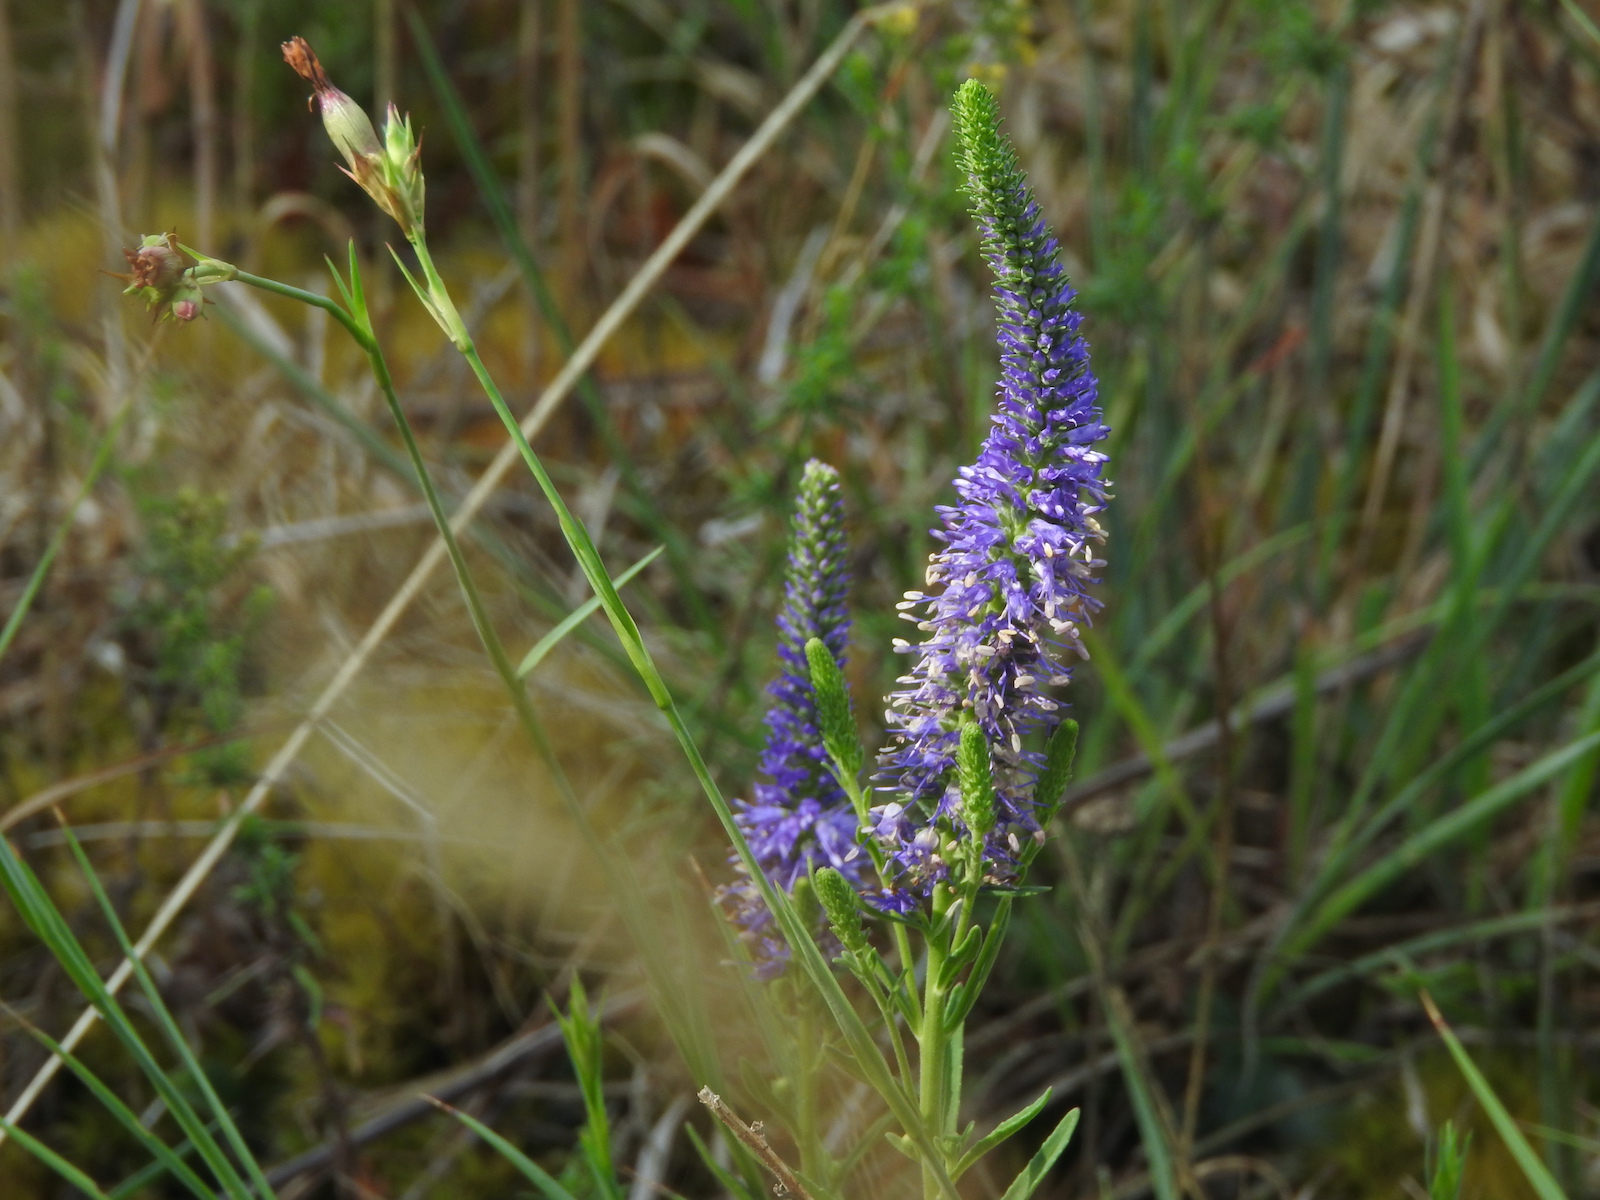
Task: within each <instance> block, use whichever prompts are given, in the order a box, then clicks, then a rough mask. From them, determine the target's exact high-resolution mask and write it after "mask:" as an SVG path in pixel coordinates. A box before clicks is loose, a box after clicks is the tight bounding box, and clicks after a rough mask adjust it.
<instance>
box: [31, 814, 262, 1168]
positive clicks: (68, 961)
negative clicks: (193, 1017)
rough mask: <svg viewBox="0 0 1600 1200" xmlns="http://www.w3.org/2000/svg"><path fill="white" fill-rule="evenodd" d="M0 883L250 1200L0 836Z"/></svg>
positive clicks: (210, 1161)
mask: <svg viewBox="0 0 1600 1200" xmlns="http://www.w3.org/2000/svg"><path fill="white" fill-rule="evenodd" d="M0 886H4V888H5V890H6V893H7V894H8V895H9V896H10V897H11V901H12V903H13V904H15V905H16V907H17V911H18V912H19V913H21V915H22V919H23V920H24V921H25V922H27V925H28V927H29V928H30V929H31V930H33V932H34V934H35V936H37V937H38V938H39V940H40V941H42V942H44V944H45V945H46V947H48V948H49V950H50V952H51V954H52V955H54V956H55V959H56V961H57V962H58V963H60V964H61V967H62V969H63V970H64V971H65V972H66V973H67V977H68V978H69V979H71V980H72V982H73V984H74V985H75V986H76V987H77V989H78V990H79V991H80V992H81V993H83V995H84V997H85V998H86V999H87V1000H88V1001H89V1003H90V1004H91V1005H92V1006H93V1007H94V1009H95V1011H96V1012H98V1013H99V1014H100V1016H101V1019H102V1020H104V1021H105V1022H106V1024H107V1025H108V1026H109V1027H110V1028H111V1031H112V1033H113V1034H115V1035H116V1038H117V1040H118V1041H119V1042H121V1043H122V1046H123V1048H124V1049H125V1050H127V1052H128V1053H129V1054H130V1055H132V1057H133V1060H134V1062H135V1063H136V1064H137V1065H138V1067H139V1069H140V1070H141V1071H142V1072H143V1073H144V1075H145V1077H146V1078H147V1079H148V1080H149V1081H150V1085H151V1086H152V1087H153V1088H154V1089H155V1090H156V1093H157V1094H158V1095H159V1096H160V1097H161V1099H162V1100H163V1101H164V1102H165V1103H166V1105H167V1109H168V1111H169V1112H171V1113H172V1117H173V1119H174V1120H175V1121H177V1122H178V1125H179V1127H180V1128H181V1129H182V1130H183V1132H184V1133H185V1134H186V1135H187V1136H188V1137H189V1138H190V1139H191V1140H192V1141H193V1142H194V1143H195V1147H196V1149H197V1150H198V1151H199V1153H200V1156H201V1157H202V1158H203V1159H204V1160H205V1163H206V1166H207V1167H208V1168H210V1170H211V1172H212V1174H213V1175H215V1176H216V1178H217V1180H218V1182H219V1183H221V1185H222V1187H223V1190H224V1191H226V1192H227V1193H228V1195H229V1196H230V1197H232V1198H233V1200H250V1193H249V1189H248V1188H247V1187H246V1186H245V1182H244V1180H243V1178H242V1177H241V1176H240V1175H239V1172H238V1171H237V1170H236V1169H235V1168H234V1166H233V1164H232V1163H231V1162H229V1160H228V1157H227V1155H225V1154H223V1153H222V1152H221V1148H220V1147H219V1146H217V1144H216V1141H215V1139H214V1138H212V1137H211V1136H210V1134H209V1133H208V1132H207V1130H206V1127H205V1125H204V1123H203V1122H201V1120H200V1118H199V1116H198V1114H196V1113H195V1111H194V1109H193V1107H191V1106H190V1104H189V1101H188V1099H187V1097H185V1096H184V1094H183V1092H182V1090H181V1089H180V1088H179V1087H178V1086H177V1085H176V1084H175V1083H173V1081H172V1079H171V1077H170V1076H169V1075H168V1074H167V1072H166V1070H165V1069H164V1068H163V1067H162V1066H161V1064H160V1063H159V1062H157V1061H156V1057H155V1055H154V1054H152V1053H151V1051H150V1048H149V1047H148V1046H146V1045H145V1043H144V1039H143V1038H141V1037H140V1036H139V1033H138V1030H136V1029H135V1028H134V1026H133V1023H132V1022H131V1021H129V1020H128V1016H127V1014H126V1013H125V1012H124V1011H123V1010H122V1007H121V1005H120V1004H118V1003H117V1001H116V998H115V997H113V996H112V995H111V993H110V992H109V991H108V990H107V988H106V985H105V983H104V981H103V980H101V978H100V975H99V973H98V972H97V971H96V970H95V968H94V964H93V963H92V962H91V961H90V960H89V956H88V954H87V953H85V952H84V949H83V947H82V945H80V944H79V942H78V939H77V938H76V937H75V936H74V935H73V933H72V931H71V929H69V928H68V926H67V923H66V921H65V920H64V919H63V918H62V916H61V912H60V910H59V909H57V908H56V906H55V904H54V903H53V902H52V901H51V899H50V897H49V895H48V894H47V893H46V892H45V890H44V885H43V884H42V883H40V882H39V877H38V876H37V875H35V874H34V873H33V870H32V868H30V867H29V866H28V865H27V864H26V863H25V862H23V861H22V860H21V859H20V858H18V857H17V854H16V851H15V850H13V849H12V848H11V843H10V842H8V841H6V840H5V839H3V838H0ZM9 1129H10V1127H9V1126H7V1125H3V1124H0V1130H6V1131H7V1132H9ZM268 1194H270V1193H268Z"/></svg>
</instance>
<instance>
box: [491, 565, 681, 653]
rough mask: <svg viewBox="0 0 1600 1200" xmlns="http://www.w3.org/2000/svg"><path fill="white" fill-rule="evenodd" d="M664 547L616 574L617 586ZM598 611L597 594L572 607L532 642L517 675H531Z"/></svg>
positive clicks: (625, 581) (621, 584)
mask: <svg viewBox="0 0 1600 1200" xmlns="http://www.w3.org/2000/svg"><path fill="white" fill-rule="evenodd" d="M665 549H666V547H665V546H657V547H656V548H655V549H654V550H652V551H650V553H649V554H646V555H645V556H644V557H643V558H641V559H640V560H639V561H638V562H636V563H634V564H633V566H631V567H629V568H628V569H627V570H626V571H624V572H623V573H622V574H620V575H618V576H617V581H616V582H617V587H619V588H620V587H622V586H623V585H624V584H626V583H627V582H628V581H629V580H631V579H632V578H633V577H634V576H635V575H637V574H638V573H639V572H640V571H642V570H644V569H645V568H646V567H648V566H649V565H650V564H651V563H653V562H655V560H656V559H657V558H659V557H660V556H661V552H662V551H663V550H665ZM599 611H600V598H599V597H598V596H591V597H589V599H587V600H585V601H584V602H583V603H582V604H580V605H579V606H578V607H577V608H575V609H573V610H572V612H571V613H569V614H568V615H567V617H566V618H565V619H563V620H562V621H561V623H560V624H559V625H557V626H556V627H555V628H554V629H552V630H551V631H550V632H549V633H547V634H545V635H544V636H543V637H542V638H540V639H539V640H538V641H537V642H535V643H534V644H533V649H531V650H529V651H528V653H527V654H526V655H524V656H523V659H522V662H521V664H519V665H518V667H517V675H518V677H519V678H524V679H525V678H527V677H528V676H529V675H531V674H532V673H533V669H534V668H535V667H537V666H538V665H539V664H540V663H541V662H543V661H544V658H545V655H547V654H549V653H550V651H552V650H554V649H555V648H556V646H557V645H559V644H560V643H561V641H562V640H563V639H564V638H565V637H566V636H567V635H568V634H569V633H571V632H572V631H573V630H574V629H576V628H577V627H578V626H580V625H582V624H583V623H584V622H585V621H587V620H588V619H589V618H590V617H592V616H594V614H595V613H597V612H599Z"/></svg>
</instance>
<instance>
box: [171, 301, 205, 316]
mask: <svg viewBox="0 0 1600 1200" xmlns="http://www.w3.org/2000/svg"><path fill="white" fill-rule="evenodd" d="M199 315H200V301H198V300H188V299H185V300H174V301H173V302H172V319H173V320H174V321H192V320H194V319H195V318H196V317H198V316H199Z"/></svg>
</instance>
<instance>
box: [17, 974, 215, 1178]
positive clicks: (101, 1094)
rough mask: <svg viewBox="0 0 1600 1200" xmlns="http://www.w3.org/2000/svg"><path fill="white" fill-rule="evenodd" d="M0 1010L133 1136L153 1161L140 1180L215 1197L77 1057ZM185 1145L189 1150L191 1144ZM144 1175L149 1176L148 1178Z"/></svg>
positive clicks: (22, 1020)
mask: <svg viewBox="0 0 1600 1200" xmlns="http://www.w3.org/2000/svg"><path fill="white" fill-rule="evenodd" d="M3 1008H4V1011H5V1014H6V1016H8V1017H10V1018H11V1019H12V1020H13V1021H15V1022H16V1023H17V1024H18V1025H20V1026H21V1027H22V1029H23V1030H24V1031H25V1032H27V1033H28V1034H29V1035H30V1036H31V1037H33V1039H34V1040H35V1041H37V1042H38V1043H39V1044H40V1045H42V1046H43V1047H44V1048H45V1049H46V1050H48V1051H50V1052H51V1053H52V1054H59V1055H60V1056H61V1061H62V1062H63V1063H65V1064H66V1066H67V1070H69V1071H71V1072H72V1073H73V1074H74V1075H76V1076H77V1077H78V1079H79V1081H80V1082H81V1083H82V1084H83V1086H84V1087H86V1088H88V1089H89V1092H90V1093H91V1094H92V1095H93V1096H94V1098H95V1099H96V1100H98V1101H99V1102H100V1105H101V1107H102V1108H104V1109H105V1110H106V1111H107V1112H109V1113H110V1114H111V1115H112V1116H113V1117H115V1118H116V1120H117V1124H119V1125H121V1126H122V1127H123V1128H124V1129H126V1130H127V1131H128V1132H129V1133H130V1134H132V1135H133V1136H134V1138H135V1139H137V1140H138V1142H139V1144H140V1145H142V1146H143V1147H144V1148H145V1149H146V1150H148V1151H149V1152H150V1154H151V1155H152V1157H154V1158H155V1160H156V1161H155V1162H153V1163H151V1164H150V1165H149V1166H148V1167H146V1168H145V1169H144V1171H141V1172H139V1176H140V1177H144V1178H147V1179H155V1178H158V1177H159V1176H161V1175H162V1174H165V1173H167V1172H171V1174H172V1175H173V1176H174V1177H175V1178H176V1179H178V1180H179V1181H180V1182H181V1183H182V1184H183V1185H184V1186H185V1187H186V1188H188V1189H189V1190H190V1191H191V1192H193V1193H194V1194H195V1195H196V1196H199V1197H201V1198H202V1200H212V1198H213V1197H215V1196H216V1192H215V1191H214V1190H212V1189H211V1188H209V1187H207V1186H206V1185H205V1183H204V1182H203V1181H202V1180H201V1179H200V1177H199V1176H198V1175H196V1174H195V1173H194V1171H193V1169H192V1168H190V1167H189V1165H188V1164H187V1163H185V1162H184V1161H183V1157H182V1155H181V1154H180V1153H179V1152H178V1151H176V1150H174V1149H172V1147H170V1146H168V1145H167V1144H166V1143H165V1142H163V1141H162V1140H161V1139H160V1138H158V1137H157V1136H156V1135H155V1134H154V1133H152V1132H151V1131H150V1130H148V1129H146V1128H145V1126H144V1123H143V1122H142V1121H140V1120H139V1115H138V1114H137V1113H135V1112H134V1111H133V1110H132V1109H131V1108H129V1107H128V1106H127V1105H126V1104H124V1103H123V1102H122V1098H121V1097H120V1096H118V1095H117V1094H116V1093H115V1092H113V1091H112V1090H111V1089H110V1088H109V1087H107V1086H106V1084H105V1081H104V1080H102V1079H101V1078H100V1077H99V1076H97V1075H96V1074H95V1073H94V1072H93V1071H91V1070H89V1068H88V1067H86V1066H85V1065H84V1064H83V1062H82V1061H81V1060H80V1059H78V1058H77V1057H76V1056H74V1055H72V1054H70V1053H68V1052H67V1051H66V1050H64V1049H62V1047H61V1043H59V1042H57V1041H56V1040H55V1038H53V1037H51V1036H50V1035H49V1034H48V1033H46V1032H45V1031H44V1030H42V1029H40V1028H39V1027H38V1026H36V1025H34V1024H33V1022H31V1021H29V1020H28V1019H27V1018H26V1017H24V1016H23V1015H22V1014H21V1013H19V1012H16V1011H15V1010H13V1009H12V1008H11V1007H10V1005H5V1006H3ZM186 1144H188V1145H190V1147H191V1148H192V1143H186ZM147 1172H149V1173H150V1174H148V1175H147V1174H146V1173H147ZM126 1186H127V1185H126V1184H122V1185H119V1187H118V1188H117V1189H114V1191H113V1195H114V1194H115V1192H116V1191H118V1190H121V1188H122V1187H126ZM131 1190H134V1189H130V1191H131Z"/></svg>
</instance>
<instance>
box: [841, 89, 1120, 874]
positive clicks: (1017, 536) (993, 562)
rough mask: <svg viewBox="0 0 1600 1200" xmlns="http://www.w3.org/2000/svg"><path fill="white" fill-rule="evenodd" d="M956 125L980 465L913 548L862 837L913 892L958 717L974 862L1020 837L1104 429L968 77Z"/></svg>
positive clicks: (1052, 270) (939, 851)
mask: <svg viewBox="0 0 1600 1200" xmlns="http://www.w3.org/2000/svg"><path fill="white" fill-rule="evenodd" d="M954 115H955V127H956V132H957V134H958V136H959V138H960V145H961V152H960V153H961V158H960V161H961V165H962V166H963V167H964V168H965V169H966V172H967V191H968V195H969V197H970V198H971V201H972V212H973V215H974V216H975V217H976V218H977V219H978V223H979V226H980V227H981V229H982V232H983V248H984V257H985V258H986V259H987V260H988V263H989V266H990V268H991V269H992V270H993V271H994V275H995V286H994V295H995V301H996V306H997V308H998V309H999V330H998V335H999V342H1000V363H1001V372H1000V382H999V386H998V392H999V406H998V412H996V414H995V416H994V418H993V423H992V425H991V427H990V429H989V433H988V436H987V437H986V438H985V439H984V443H983V448H982V450H981V451H980V452H979V454H978V460H977V462H976V463H974V464H973V465H972V466H970V467H963V468H961V471H960V474H959V476H958V477H957V479H956V480H955V489H956V495H957V497H958V498H959V501H960V502H959V503H958V504H956V505H953V506H941V507H940V508H939V509H938V510H937V511H938V513H939V517H940V520H941V523H942V528H940V529H936V530H934V531H933V535H934V537H935V538H937V539H938V540H939V541H941V542H943V543H944V547H943V549H941V550H939V551H938V552H936V553H935V554H934V555H933V556H932V558H931V559H930V561H929V564H928V573H927V587H928V589H929V591H928V592H927V593H923V592H920V591H913V592H908V593H906V599H905V602H904V603H903V604H901V605H900V608H901V615H902V616H903V617H904V618H905V619H907V620H909V621H912V622H914V623H916V625H917V628H918V629H920V630H922V631H923V632H924V633H925V634H926V635H927V636H926V638H925V639H924V640H923V642H922V643H921V645H918V646H911V645H909V644H908V643H907V642H905V641H903V640H897V641H896V643H895V648H896V649H897V650H899V651H901V652H904V653H913V652H914V653H916V654H917V655H918V659H917V663H916V665H915V666H914V667H913V668H912V669H911V671H910V673H909V674H907V675H905V676H904V677H902V678H901V680H900V685H901V686H900V689H899V690H898V691H896V692H894V693H892V694H891V695H890V696H889V697H888V706H889V707H888V711H887V713H886V714H885V716H886V720H887V723H888V726H889V732H890V741H889V743H888V745H887V746H886V747H885V748H884V749H883V750H882V751H881V752H880V754H879V756H878V774H877V777H876V778H877V782H878V784H879V785H880V790H881V791H883V792H885V793H888V798H887V802H886V803H884V804H882V805H881V806H879V807H877V808H875V809H874V810H873V814H874V817H875V832H876V834H877V836H878V837H879V838H880V840H881V841H882V843H883V844H884V847H885V849H886V851H887V852H888V853H889V855H890V857H892V858H893V859H894V860H895V862H896V863H897V864H898V865H899V866H900V868H901V869H902V870H903V872H904V884H905V886H906V890H907V892H909V893H910V894H912V895H926V894H927V893H928V891H929V889H930V888H931V887H932V885H933V883H934V882H935V881H937V880H940V879H943V878H945V877H946V876H947V874H948V873H949V871H950V868H951V865H952V864H950V863H948V862H946V861H945V846H946V838H945V837H944V835H943V833H942V832H941V829H940V824H941V822H947V823H948V824H949V825H950V826H951V827H952V828H956V827H960V828H964V827H965V826H964V821H963V813H962V807H961V790H960V784H959V779H958V776H959V772H958V771H957V770H956V765H957V754H958V750H959V747H960V743H961V724H962V714H963V713H965V714H968V715H969V716H970V717H971V719H972V721H973V722H974V723H975V724H976V726H977V727H978V728H979V729H981V730H982V731H983V734H984V737H985V738H986V740H987V741H988V744H989V747H990V750H991V754H992V769H993V787H994V802H995V813H994V816H995V820H996V825H995V827H994V829H993V830H992V831H991V832H989V833H988V835H987V837H986V839H985V845H984V854H983V862H982V869H983V871H984V873H985V875H986V876H987V877H988V878H990V879H992V880H996V881H1001V882H1004V881H1006V880H1008V879H1009V878H1011V877H1012V875H1013V873H1014V870H1015V866H1016V861H1017V851H1018V848H1019V846H1020V841H1019V838H1021V837H1024V836H1029V835H1038V834H1039V825H1038V821H1037V819H1036V815H1035V811H1034V801H1033V790H1034V783H1035V780H1036V777H1037V775H1038V772H1039V768H1040V765H1041V762H1042V758H1041V755H1040V754H1039V753H1038V752H1037V751H1036V750H1033V749H1031V748H1030V747H1029V745H1028V742H1029V741H1031V740H1032V735H1036V734H1041V733H1042V734H1044V735H1046V736H1048V735H1049V734H1050V733H1051V732H1052V731H1053V730H1054V729H1055V728H1056V726H1058V725H1059V724H1060V723H1061V720H1062V719H1063V716H1064V713H1063V711H1062V705H1061V704H1060V703H1059V702H1058V701H1057V700H1056V699H1054V698H1053V697H1052V696H1051V693H1050V689H1051V688H1053V687H1059V686H1061V685H1063V684H1065V683H1066V682H1067V681H1068V678H1069V676H1070V671H1069V669H1068V667H1067V666H1066V664H1065V661H1064V660H1065V657H1066V652H1067V651H1075V652H1076V653H1077V654H1079V655H1080V656H1082V657H1085V658H1087V657H1088V655H1087V653H1086V652H1085V651H1084V648H1083V644H1082V641H1081V638H1080V634H1079V626H1080V625H1083V624H1086V623H1087V622H1088V620H1089V617H1090V615H1091V614H1092V613H1093V612H1094V611H1095V610H1096V609H1098V608H1099V607H1100V604H1099V601H1097V600H1095V599H1094V598H1093V597H1092V596H1090V595H1089V593H1088V591H1087V585H1089V584H1090V583H1093V582H1095V579H1094V577H1095V573H1096V572H1097V571H1098V570H1099V569H1100V568H1101V567H1102V566H1104V562H1103V560H1101V559H1100V558H1098V557H1097V556H1096V550H1097V547H1098V546H1099V544H1100V543H1102V542H1103V541H1104V540H1105V531H1104V529H1102V528H1101V526H1100V524H1099V523H1098V522H1097V521H1096V520H1095V514H1097V513H1099V512H1100V511H1102V509H1103V508H1104V506H1105V502H1106V500H1107V498H1108V497H1107V491H1106V489H1107V487H1108V486H1109V485H1108V481H1106V480H1105V479H1103V478H1102V477H1101V471H1102V469H1103V467H1104V464H1105V461H1106V457H1105V455H1104V454H1102V453H1101V452H1100V451H1099V450H1097V449H1096V448H1095V445H1096V443H1097V442H1099V441H1100V440H1101V439H1102V438H1104V437H1105V436H1106V433H1107V430H1106V427H1105V426H1104V425H1103V424H1101V420H1100V409H1099V408H1098V406H1097V403H1096V401H1097V386H1098V385H1097V384H1096V382H1095V378H1094V375H1093V374H1092V373H1091V372H1090V369H1089V347H1088V345H1087V343H1085V342H1084V340H1083V339H1082V338H1081V337H1079V336H1078V324H1079V322H1080V320H1081V319H1082V318H1081V317H1080V315H1079V314H1078V313H1077V312H1075V311H1074V310H1073V309H1072V300H1073V298H1074V296H1075V294H1076V293H1074V291H1073V290H1072V287H1071V285H1070V284H1069V283H1068V282H1067V278H1066V274H1065V272H1064V271H1063V270H1062V268H1061V263H1060V248H1059V245H1058V243H1057V242H1056V240H1055V238H1054V237H1052V236H1051V235H1050V231H1049V230H1048V229H1047V228H1046V226H1045V223H1044V220H1043V218H1042V217H1041V216H1040V213H1039V205H1038V203H1037V202H1036V201H1035V200H1034V197H1033V192H1032V189H1030V188H1029V187H1028V183H1027V179H1026V178H1025V177H1024V176H1023V174H1022V171H1021V168H1019V167H1018V165H1017V158H1016V154H1015V152H1014V151H1013V150H1012V148H1011V145H1010V143H1009V141H1008V140H1007V139H1006V138H1005V136H1004V135H1003V134H1002V133H1001V132H1000V115H999V108H998V106H997V104H996V103H995V99H994V96H993V94H992V93H991V92H990V91H989V89H988V88H986V87H984V86H983V85H982V84H981V83H978V82H977V81H976V80H969V81H968V82H967V83H965V84H964V85H963V86H962V88H961V90H960V91H959V92H958V93H957V94H956V99H955V104H954Z"/></svg>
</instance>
